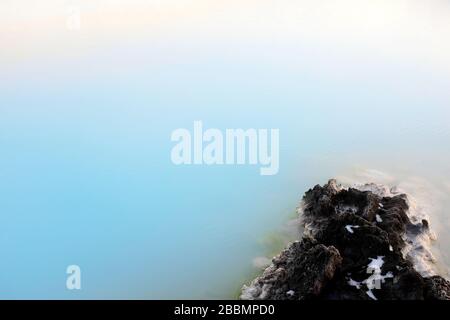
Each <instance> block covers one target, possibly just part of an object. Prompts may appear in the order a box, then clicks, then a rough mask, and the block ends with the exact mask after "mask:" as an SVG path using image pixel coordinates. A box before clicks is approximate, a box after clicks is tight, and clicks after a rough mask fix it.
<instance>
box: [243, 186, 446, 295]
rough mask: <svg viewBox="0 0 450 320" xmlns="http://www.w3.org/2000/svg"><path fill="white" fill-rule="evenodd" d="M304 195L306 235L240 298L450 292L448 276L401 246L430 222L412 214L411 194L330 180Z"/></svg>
mask: <svg viewBox="0 0 450 320" xmlns="http://www.w3.org/2000/svg"><path fill="white" fill-rule="evenodd" d="M303 203H304V210H303V217H302V218H303V222H304V226H305V232H304V235H303V237H302V239H301V240H300V241H298V242H294V243H292V244H291V245H290V246H289V247H288V248H287V249H286V250H284V251H283V252H282V253H281V254H280V255H279V256H278V257H276V258H274V259H273V264H272V265H271V266H270V267H269V268H267V269H266V270H265V271H264V273H263V275H262V276H260V277H258V278H256V279H255V280H254V281H253V282H252V283H251V284H250V285H249V286H244V288H243V292H242V296H241V298H243V299H271V300H273V299H275V300H285V299H286V300H287V299H291V300H304V299H327V300H370V299H372V300H374V299H380V300H423V299H447V300H448V299H450V282H448V281H446V280H445V279H444V278H442V277H439V276H434V277H430V278H424V277H423V276H422V275H420V274H419V273H418V272H417V271H416V270H415V269H414V266H413V265H412V263H411V262H410V261H409V260H407V259H406V258H405V257H404V255H403V254H402V249H403V248H404V247H405V246H406V243H405V240H404V239H405V235H406V234H407V233H409V234H416V235H417V234H420V233H422V232H426V231H427V230H428V228H429V225H428V222H427V221H426V220H423V221H422V222H421V223H417V224H414V223H412V222H411V220H410V219H409V217H408V214H407V212H408V203H407V197H406V195H396V196H389V197H388V196H384V197H381V196H379V195H377V194H376V193H374V192H371V191H362V190H358V189H354V188H350V189H341V188H340V187H339V186H338V185H337V184H336V181H334V180H330V182H329V183H328V184H326V185H325V186H323V187H321V186H315V187H314V188H313V189H311V190H309V191H308V192H306V194H305V196H304V198H303Z"/></svg>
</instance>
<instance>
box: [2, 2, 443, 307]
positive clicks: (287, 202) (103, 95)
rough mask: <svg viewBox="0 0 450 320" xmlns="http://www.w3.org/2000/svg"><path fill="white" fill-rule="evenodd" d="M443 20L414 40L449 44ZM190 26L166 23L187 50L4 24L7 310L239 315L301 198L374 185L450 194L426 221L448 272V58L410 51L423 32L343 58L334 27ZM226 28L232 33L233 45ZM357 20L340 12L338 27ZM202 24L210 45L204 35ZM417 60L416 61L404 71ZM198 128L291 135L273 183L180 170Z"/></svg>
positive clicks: (362, 41)
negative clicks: (59, 306)
mask: <svg viewBox="0 0 450 320" xmlns="http://www.w3.org/2000/svg"><path fill="white" fill-rule="evenodd" d="M250 2H251V1H250ZM200 3H202V2H201V1H200V2H199V6H200ZM233 3H234V2H233ZM264 3H265V4H266V5H267V6H277V8H280V6H281V8H283V3H284V2H283V1H281V2H277V3H278V5H277V4H275V2H271V1H265V2H264ZM287 3H289V4H287ZM301 3H308V8H311V7H314V5H313V4H312V3H311V2H308V1H306V2H301ZM380 3H383V6H387V7H382V8H381V9H380V13H379V14H382V13H383V12H385V11H384V9H386V10H387V9H393V10H394V12H395V10H397V9H398V8H397V7H393V8H390V7H389V5H387V4H386V2H383V1H381V2H380ZM51 5H52V2H49V6H51ZM222 5H223V6H226V5H224V4H222ZM286 5H289V6H288V7H287V8H291V7H292V6H294V7H295V6H296V5H295V4H293V3H292V2H290V1H287V2H286ZM380 5H381V4H380ZM121 6H124V7H126V6H127V5H126V4H121ZM130 6H131V5H130ZM192 6H194V5H192ZM298 6H300V4H298ZM347 6H348V9H349V10H350V9H352V8H353V9H354V10H358V9H359V10H361V11H362V13H364V14H368V13H367V12H366V10H365V9H364V8H362V7H358V6H357V5H355V4H354V3H353V2H351V1H350V2H349V3H348V4H347ZM355 6H356V7H355ZM442 6H443V4H442V3H441V2H439V1H431V2H430V8H429V9H430V10H431V11H432V12H435V11H436V12H441V14H442V15H443V19H442V20H436V19H434V20H433V19H431V18H430V17H431V16H430V17H428V16H426V17H423V19H422V20H420V21H421V22H420V23H422V24H425V25H428V24H429V25H430V28H431V29H429V30H428V29H427V30H428V32H430V33H434V34H436V31H439V32H440V33H438V35H437V36H436V37H437V39H438V40H442V41H446V40H448V36H449V35H450V33H448V30H450V29H449V28H448V27H449V23H448V21H450V20H449V19H448V17H449V16H446V15H445V13H448V12H450V11H444V13H442V10H443V8H442ZM81 8H82V9H83V7H81ZM133 8H134V7H133ZM137 8H139V7H137ZM250 8H251V7H250ZM355 8H356V9H355ZM383 8H384V9H383ZM444 8H445V10H448V7H444ZM119 9H120V7H119ZM20 10H21V9H20V8H19V13H20ZM192 10H193V11H194V12H197V14H198V15H199V16H200V18H198V17H197V15H195V17H197V18H196V19H194V18H192V19H193V21H191V20H190V19H188V18H186V17H184V19H185V20H183V19H181V22H180V21H178V20H177V16H176V15H175V17H171V18H170V19H173V20H177V21H176V23H175V22H173V26H172V28H173V29H175V30H176V31H177V32H176V34H172V33H171V32H172V31H171V30H172V29H170V28H169V27H170V26H171V25H172V24H171V23H168V25H169V27H168V26H165V25H164V27H162V26H161V27H158V25H157V26H156V27H147V25H145V26H146V27H145V28H144V29H145V30H149V31H148V32H142V33H140V34H139V35H136V34H135V30H134V29H132V30H127V29H126V28H125V27H124V26H126V25H127V24H128V22H127V21H128V20H127V21H125V22H123V25H120V28H119V29H118V30H119V31H120V30H122V29H123V28H125V31H123V32H117V30H116V29H113V30H110V29H108V28H107V26H109V25H108V22H104V24H106V26H104V25H101V24H100V22H99V25H100V27H99V26H98V25H95V24H94V23H93V22H92V23H91V24H89V23H90V20H89V19H90V18H89V16H86V18H85V20H83V21H87V22H86V23H85V25H82V28H81V29H80V30H79V31H75V32H74V31H66V30H64V28H62V30H59V29H52V27H49V29H45V28H44V27H42V28H40V26H42V25H45V23H46V21H47V20H46V19H47V18H45V17H44V16H42V17H41V16H39V17H38V18H36V19H35V20H26V19H25V20H24V19H18V20H17V21H12V22H8V25H7V26H9V27H10V28H11V31H10V32H9V33H2V36H4V37H5V39H9V40H10V41H9V42H7V43H5V42H3V41H2V45H1V46H2V50H1V51H2V52H3V53H0V68H1V69H0V298H8V299H16V298H43V299H47V298H57V299H60V298H63V299H66V298H68V299H79V298H81V299H89V298H113V299H115V298H126V299H132V298H137V299H146V298H229V297H234V296H235V294H236V292H237V290H238V289H239V288H240V286H241V285H242V284H243V282H245V281H247V280H248V279H249V277H250V276H251V275H252V273H253V272H255V269H254V268H253V266H252V259H253V258H255V257H257V256H261V255H264V254H266V253H267V241H265V239H266V238H267V235H268V234H270V233H272V232H274V231H275V232H276V231H277V230H279V228H280V227H281V226H282V225H283V223H284V222H285V221H286V220H288V219H289V217H290V216H292V214H293V213H294V212H295V208H296V206H297V204H298V202H299V200H300V198H301V195H302V193H303V192H304V191H306V190H307V188H309V187H311V186H313V185H314V184H317V183H324V182H326V180H327V179H328V178H331V177H336V176H340V175H346V174H353V173H354V172H356V171H358V170H365V169H376V170H379V171H383V172H388V173H389V175H391V176H392V177H394V178H393V180H392V181H391V182H397V181H401V180H404V179H411V178H415V177H420V178H421V179H423V180H417V181H427V183H429V184H430V185H433V186H434V187H436V188H440V190H441V193H442V194H440V197H439V201H438V200H436V201H437V202H438V204H439V205H438V206H437V208H438V209H437V210H436V211H435V212H433V213H432V214H433V217H434V218H433V219H434V220H435V221H436V224H438V225H439V228H438V229H439V230H438V231H439V235H440V238H439V239H440V240H439V243H438V244H437V246H438V247H439V248H441V251H443V260H444V261H445V262H446V263H447V264H448V263H449V262H450V257H449V256H448V253H446V252H448V248H449V246H450V239H448V237H447V236H446V234H447V232H446V230H447V231H448V229H446V228H450V224H449V219H448V213H446V212H445V210H444V209H443V207H444V206H445V204H448V203H449V202H450V201H449V197H448V193H449V192H450V176H449V172H450V152H449V148H448V145H449V143H448V141H450V129H449V128H450V127H449V125H450V112H449V110H450V109H449V103H450V95H449V91H448V88H449V85H450V63H449V60H448V57H445V55H441V51H440V50H443V51H444V52H446V53H450V48H449V47H448V46H446V45H445V44H439V42H428V40H429V38H427V37H426V35H427V34H426V33H425V36H424V35H423V34H422V35H420V34H416V33H414V32H411V33H410V32H409V31H408V30H409V27H411V28H412V27H413V26H416V25H415V24H414V23H415V22H414V21H417V20H413V21H410V20H409V19H406V18H405V19H406V20H404V21H403V20H402V22H403V23H404V25H403V26H402V28H401V29H400V30H398V29H396V25H395V23H394V22H396V21H390V20H389V21H387V22H391V23H392V24H389V23H386V21H384V24H381V23H380V25H375V26H365V27H364V28H363V29H362V30H359V31H358V28H357V26H358V23H357V22H355V26H353V25H352V28H351V30H350V31H349V30H347V29H344V30H340V31H339V35H340V36H341V37H342V39H341V41H336V38H335V37H333V36H332V34H330V35H329V36H328V34H327V33H329V32H330V30H328V29H325V31H324V30H318V29H320V28H318V27H317V26H318V25H320V24H321V23H322V24H323V23H325V22H324V21H323V20H317V21H315V22H314V20H313V19H311V21H310V20H308V21H306V22H302V23H304V25H301V26H300V25H298V26H297V25H296V24H295V23H293V24H288V25H284V26H283V28H284V29H282V30H279V29H278V28H276V26H277V24H276V23H275V24H269V27H267V23H268V22H267V23H266V22H265V21H264V20H262V21H259V20H257V21H256V22H254V24H252V25H250V26H249V25H247V24H246V23H244V22H245V21H246V20H245V19H243V20H244V22H243V21H241V20H240V18H239V19H238V18H236V19H237V20H236V21H235V20H233V15H231V14H230V15H227V14H229V13H225V14H224V15H225V17H226V18H227V19H228V20H227V19H225V18H224V16H222V15H220V14H219V13H220V12H219V11H220V10H218V9H217V11H216V10H215V9H214V8H212V9H211V8H209V9H205V13H202V11H200V13H198V10H199V9H198V8H197V9H196V8H193V9H192ZM208 10H209V11H208ZM242 10H243V11H242V12H241V14H242V15H243V16H245V12H247V11H245V10H249V9H248V8H247V7H245V8H243V9H242ZM411 10H413V9H411ZM414 10H415V9H414ZM138 11H139V10H138ZM62 12H64V11H62ZM89 12H90V11H89ZM102 12H103V11H102V10H98V11H97V14H99V15H100V17H103V16H108V15H109V14H110V13H108V12H109V11H108V12H107V11H105V13H103V14H102ZM413 12H414V14H417V15H420V10H418V11H417V12H416V11H413ZM82 13H83V11H82ZM16 14H17V13H16ZM58 14H60V11H58V10H55V14H54V16H55V17H59V16H58ZM135 14H137V13H135ZM202 14H204V15H205V17H203V16H202ZM214 14H216V15H217V17H222V19H223V20H225V21H227V22H228V23H230V25H231V26H232V30H231V31H230V32H229V34H228V33H225V32H223V33H221V32H220V31H223V30H228V28H227V26H228V24H223V20H220V19H219V20H218V22H217V25H216V23H215V22H214V19H213V18H211V16H213V17H214ZM286 14H287V13H286ZM346 14H348V12H347V11H344V12H340V11H339V12H338V16H337V18H336V19H337V21H336V23H337V25H339V23H340V22H342V23H344V21H347V20H346V18H347V16H346ZM192 15H194V14H192ZM255 15H257V13H256V14H255ZM261 15H263V16H266V15H269V17H270V16H271V13H270V10H269V13H267V12H266V11H264V13H262V12H261ZM206 16H209V18H208V21H209V20H212V22H211V21H209V22H208V24H207V25H208V27H209V28H211V27H213V31H215V33H214V32H212V31H211V33H212V34H209V33H207V32H206V31H204V30H203V29H202V28H201V27H202V26H203V25H204V24H203V20H202V19H203V18H204V19H206ZM352 16H353V15H352ZM132 17H133V16H132ZM132 17H131V18H130V19H131V20H132ZM163 17H165V16H164V15H163ZM239 17H240V16H239ZM391 18H392V17H391ZM444 18H446V19H444ZM49 19H50V18H49ZM61 19H62V23H64V19H63V18H61ZM105 19H106V18H105ZM167 19H169V18H167ZM276 19H278V16H277V17H276ZM317 19H319V18H318V17H317ZM392 19H394V20H395V18H392ZM427 19H429V20H427ZM186 20H188V21H186ZM50 21H53V20H51V19H50ZM143 21H146V20H145V19H144V20H143ZM276 21H278V20H276ZM293 21H294V22H295V20H293ZM432 21H434V22H432ZM436 21H437V22H436ZM26 23H28V24H26ZM49 23H50V22H49ZM51 23H53V22H51ZM55 23H59V20H57V22H55ZM148 23H149V25H151V23H150V22H148ZM272 23H273V21H272ZM416 23H419V22H416ZM427 23H428V24H427ZM433 23H436V24H438V23H440V24H438V25H434V24H433ZM184 24H186V25H188V27H187V29H188V30H187V31H185V29H184ZM111 25H114V24H112V23H111ZM13 26H17V28H15V29H14V28H13ZM27 26H28V27H27ZM264 26H266V27H267V28H268V30H269V32H268V31H267V30H266V29H265V28H264ZM305 26H309V27H310V28H309V29H306V30H304V29H301V31H302V33H301V34H297V33H296V32H297V31H299V30H300V27H305ZM33 27H34V28H33ZM94 27H95V28H96V29H95V30H93V29H94ZM196 27H198V29H197V28H196ZM136 28H138V27H136ZM155 28H156V29H157V30H156V31H155V30H154V29H155ZM214 28H215V29H214ZM230 28H231V27H230ZM240 28H242V30H243V33H240V32H238V31H239V29H240ZM349 28H350V27H349ZM391 28H394V29H395V30H394V31H393V32H392V33H390V32H389V31H390V30H391ZM138 29H139V28H138ZM216 29H217V30H216ZM235 29H236V30H235ZM167 30H169V31H167ZM270 30H272V31H270ZM286 30H290V31H293V32H292V33H289V34H286V33H285V31H286ZM355 30H356V31H355ZM404 30H407V31H404ZM377 31H380V37H376V34H377ZM381 31H383V32H381ZM154 32H155V33H158V35H155V34H154ZM348 32H350V33H351V36H348V38H347V37H346V35H347V33H348ZM15 34H17V35H18V36H19V35H21V36H23V34H25V36H23V38H14V35H15ZM324 34H325V38H324V39H323V37H324ZM106 35H108V36H111V37H112V38H113V40H109V39H107V40H105V39H106V38H107V36H106ZM439 36H441V38H439ZM445 36H447V37H445ZM316 37H317V38H320V39H321V40H320V41H318V42H315V41H312V40H311V39H315V38H316ZM13 38H14V39H15V40H14V41H12V40H11V39H13ZM345 39H347V42H346V41H344V40H345ZM398 41H403V42H401V43H400V44H398ZM372 42H374V43H372ZM9 43H10V45H8V44H9ZM395 43H396V44H395ZM424 46H428V47H426V48H428V50H426V49H424ZM434 46H437V47H434ZM409 48H416V49H417V50H418V51H420V52H419V53H418V52H410V55H407V56H406V55H405V52H408V51H409V50H406V49H409ZM400 49H405V52H403V51H402V50H400ZM437 49H440V50H437ZM195 120H201V121H203V124H204V126H205V127H206V128H209V127H214V128H219V129H223V130H225V129H227V128H243V129H247V128H269V129H270V128H277V129H279V130H280V171H279V173H278V174H277V175H275V176H260V175H259V167H257V166H245V165H244V166H175V165H173V164H172V162H171V159H170V151H171V148H172V147H173V145H174V144H173V143H172V142H171V141H170V135H171V132H172V131H173V130H175V129H177V128H187V129H190V130H192V126H193V122H194V121H195ZM71 264H76V265H79V266H80V268H81V270H82V290H79V291H69V290H67V289H66V277H67V275H66V273H65V271H66V267H67V266H68V265H71Z"/></svg>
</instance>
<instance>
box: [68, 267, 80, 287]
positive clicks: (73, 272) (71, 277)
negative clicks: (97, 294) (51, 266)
mask: <svg viewBox="0 0 450 320" xmlns="http://www.w3.org/2000/svg"><path fill="white" fill-rule="evenodd" d="M66 273H67V274H68V277H67V280H66V288H67V289H68V290H81V268H80V267H79V266H77V265H70V266H68V267H67V270H66Z"/></svg>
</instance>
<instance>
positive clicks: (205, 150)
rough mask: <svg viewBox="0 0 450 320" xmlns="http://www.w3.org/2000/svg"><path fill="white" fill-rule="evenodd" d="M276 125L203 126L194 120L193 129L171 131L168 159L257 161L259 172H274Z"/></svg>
mask: <svg viewBox="0 0 450 320" xmlns="http://www.w3.org/2000/svg"><path fill="white" fill-rule="evenodd" d="M279 139H280V137H279V130H278V129H270V130H269V129H246V130H244V129H226V130H225V131H224V132H223V131H221V130H219V129H214V128H211V129H207V130H203V123H202V122H201V121H194V128H193V132H191V131H190V130H188V129H184V128H179V129H176V130H174V131H173V132H172V136H171V140H172V141H173V142H177V144H176V145H175V146H174V147H173V148H172V152H171V159H172V162H173V163H174V164H176V165H181V164H185V165H191V164H195V165H202V164H205V165H224V164H226V165H234V164H236V165H245V164H248V165H259V166H260V174H261V175H275V174H277V173H278V170H279V165H280V163H279V153H280V150H279V149H280V146H279Z"/></svg>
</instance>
